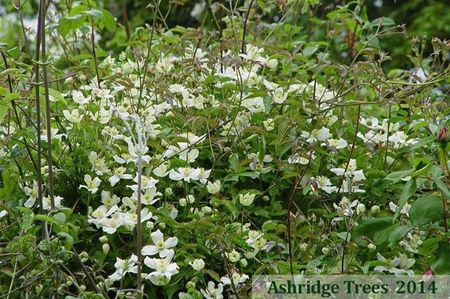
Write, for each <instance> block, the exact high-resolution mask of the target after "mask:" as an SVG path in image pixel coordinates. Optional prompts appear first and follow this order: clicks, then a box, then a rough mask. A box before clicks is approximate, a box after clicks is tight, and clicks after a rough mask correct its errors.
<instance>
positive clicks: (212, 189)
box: [206, 181, 220, 194]
mask: <svg viewBox="0 0 450 299" xmlns="http://www.w3.org/2000/svg"><path fill="white" fill-rule="evenodd" d="M206 190H208V193H210V194H217V193H219V192H220V181H215V182H214V183H211V182H208V184H207V185H206Z"/></svg>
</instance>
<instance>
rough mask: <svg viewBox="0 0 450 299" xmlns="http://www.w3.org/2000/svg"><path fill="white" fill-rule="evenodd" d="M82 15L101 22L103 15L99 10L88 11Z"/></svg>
mask: <svg viewBox="0 0 450 299" xmlns="http://www.w3.org/2000/svg"><path fill="white" fill-rule="evenodd" d="M83 13H84V14H86V15H88V16H91V17H94V18H95V19H97V20H101V19H102V17H103V14H102V12H101V11H100V10H98V9H89V10H86V11H84V12H83Z"/></svg>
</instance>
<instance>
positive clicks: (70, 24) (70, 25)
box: [58, 15, 86, 37]
mask: <svg viewBox="0 0 450 299" xmlns="http://www.w3.org/2000/svg"><path fill="white" fill-rule="evenodd" d="M85 20H86V16H83V15H75V16H70V17H62V18H61V19H59V22H58V25H59V26H58V32H59V34H61V36H63V37H65V36H66V35H67V34H68V33H69V32H70V31H73V30H76V29H78V28H80V27H81V26H82V25H83V24H84V22H85Z"/></svg>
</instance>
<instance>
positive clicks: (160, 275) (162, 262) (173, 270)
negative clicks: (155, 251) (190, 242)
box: [144, 250, 179, 285]
mask: <svg viewBox="0 0 450 299" xmlns="http://www.w3.org/2000/svg"><path fill="white" fill-rule="evenodd" d="M173 255H174V252H173V250H170V251H169V252H168V254H167V256H165V258H162V259H156V258H149V257H146V258H145V259H144V264H145V265H146V266H147V267H149V268H151V269H154V270H155V271H153V272H151V273H150V274H148V275H147V276H146V277H145V278H146V279H150V280H151V281H152V282H153V283H154V284H156V285H163V284H167V283H168V282H169V280H170V279H171V278H172V276H173V275H175V274H177V273H178V268H179V267H178V265H177V264H176V263H172V258H173Z"/></svg>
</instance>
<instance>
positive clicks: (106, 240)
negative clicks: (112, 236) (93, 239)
mask: <svg viewBox="0 0 450 299" xmlns="http://www.w3.org/2000/svg"><path fill="white" fill-rule="evenodd" d="M98 239H99V240H100V242H102V243H107V242H108V237H107V236H101V237H100V238H98Z"/></svg>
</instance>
